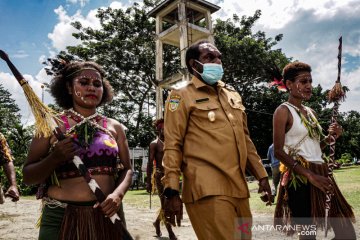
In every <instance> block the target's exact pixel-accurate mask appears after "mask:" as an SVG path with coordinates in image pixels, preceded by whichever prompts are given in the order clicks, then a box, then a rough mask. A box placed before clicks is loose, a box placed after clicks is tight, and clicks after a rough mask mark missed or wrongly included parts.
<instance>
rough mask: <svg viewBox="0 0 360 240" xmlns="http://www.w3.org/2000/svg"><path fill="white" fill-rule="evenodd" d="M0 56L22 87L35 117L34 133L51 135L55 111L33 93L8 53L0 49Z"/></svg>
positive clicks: (38, 135)
mask: <svg viewBox="0 0 360 240" xmlns="http://www.w3.org/2000/svg"><path fill="white" fill-rule="evenodd" d="M0 57H1V59H3V60H4V61H5V62H6V63H7V65H8V66H9V68H10V70H11V72H12V73H13V74H14V76H15V78H16V80H17V81H18V82H19V84H20V85H21V87H22V89H23V90H24V93H25V96H26V100H27V101H28V103H29V105H30V108H31V111H32V113H33V114H34V117H35V135H36V136H37V137H40V136H43V137H49V136H51V134H52V129H53V127H55V122H54V119H57V117H56V112H55V111H54V110H52V109H51V108H49V107H48V106H46V105H45V104H44V103H43V102H42V101H41V100H40V98H39V97H38V96H37V95H36V94H35V92H34V91H33V89H32V88H31V86H30V85H29V83H28V82H27V81H26V80H25V79H24V77H23V76H22V74H21V73H20V72H19V71H18V70H17V68H16V67H15V66H14V64H13V63H12V62H11V61H10V59H9V57H8V55H7V54H6V53H5V52H4V51H2V50H0Z"/></svg>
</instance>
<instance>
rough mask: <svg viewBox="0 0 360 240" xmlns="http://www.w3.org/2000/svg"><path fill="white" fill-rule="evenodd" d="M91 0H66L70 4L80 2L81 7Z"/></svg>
mask: <svg viewBox="0 0 360 240" xmlns="http://www.w3.org/2000/svg"><path fill="white" fill-rule="evenodd" d="M89 1H90V0H66V2H68V3H70V4H77V3H79V4H80V6H81V7H84V6H85V5H86V4H87V3H88V2H89Z"/></svg>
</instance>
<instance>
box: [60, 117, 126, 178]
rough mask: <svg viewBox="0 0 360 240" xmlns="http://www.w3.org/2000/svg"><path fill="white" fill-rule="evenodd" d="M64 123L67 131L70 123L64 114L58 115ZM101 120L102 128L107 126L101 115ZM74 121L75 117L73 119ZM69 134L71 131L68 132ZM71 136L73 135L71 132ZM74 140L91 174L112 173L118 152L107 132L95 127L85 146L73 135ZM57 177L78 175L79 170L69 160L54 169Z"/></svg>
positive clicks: (114, 142)
mask: <svg viewBox="0 0 360 240" xmlns="http://www.w3.org/2000/svg"><path fill="white" fill-rule="evenodd" d="M60 117H61V119H62V120H63V122H64V124H65V128H66V130H67V131H68V130H69V129H70V125H69V122H68V118H67V116H66V115H62V116H60ZM101 118H102V122H103V128H104V129H106V128H107V119H106V118H105V117H103V116H102V117H101ZM74 120H75V121H76V119H74ZM70 134H71V133H70ZM73 136H75V135H74V134H73ZM74 141H75V142H76V143H78V144H77V145H78V147H79V148H80V154H79V157H80V158H81V159H82V161H83V162H84V164H85V166H86V168H87V169H88V170H89V171H90V173H91V174H92V175H99V174H106V175H114V174H115V170H116V163H117V156H118V153H119V149H118V145H117V143H116V141H115V139H114V138H113V136H111V135H110V134H109V133H107V132H105V131H103V130H101V129H97V131H96V132H95V134H94V136H93V139H92V142H91V143H90V144H89V145H88V146H87V147H86V148H85V147H82V146H81V145H80V144H79V141H78V140H77V139H76V138H75V137H74ZM55 172H56V176H57V178H58V179H66V178H74V177H80V176H81V175H80V172H79V170H78V169H77V168H76V166H75V164H74V163H73V162H72V161H71V160H70V161H69V162H66V163H64V164H62V165H60V166H59V167H57V168H56V170H55Z"/></svg>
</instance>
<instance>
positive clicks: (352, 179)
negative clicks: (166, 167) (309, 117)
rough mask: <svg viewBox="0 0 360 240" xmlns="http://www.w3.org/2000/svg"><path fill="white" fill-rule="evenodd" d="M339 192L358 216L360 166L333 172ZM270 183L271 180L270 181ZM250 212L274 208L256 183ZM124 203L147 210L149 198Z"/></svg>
mask: <svg viewBox="0 0 360 240" xmlns="http://www.w3.org/2000/svg"><path fill="white" fill-rule="evenodd" d="M334 175H335V179H336V181H337V183H338V185H339V188H340V190H341V191H342V193H343V194H344V196H345V198H346V199H347V200H348V202H349V203H350V205H351V206H352V207H353V208H354V213H355V216H359V214H360V201H359V199H360V166H351V167H343V168H341V169H339V170H335V172H334ZM270 181H271V180H270ZM249 189H250V195H251V198H250V206H251V211H252V212H255V213H268V214H273V213H274V210H275V206H274V205H273V206H265V204H264V203H263V202H262V201H261V200H260V196H259V194H258V193H257V189H258V184H257V181H254V182H251V183H249ZM124 202H125V203H126V204H130V205H132V206H135V207H138V208H149V204H150V196H149V194H148V193H146V191H145V190H133V191H128V192H127V193H126V195H125V198H124ZM151 204H152V207H155V208H159V207H160V202H159V197H158V196H157V195H153V196H151Z"/></svg>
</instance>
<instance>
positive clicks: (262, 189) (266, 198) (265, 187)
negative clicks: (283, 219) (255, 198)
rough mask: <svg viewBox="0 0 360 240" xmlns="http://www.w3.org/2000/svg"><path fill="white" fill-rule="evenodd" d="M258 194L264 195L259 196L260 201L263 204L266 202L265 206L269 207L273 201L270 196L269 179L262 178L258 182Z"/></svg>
mask: <svg viewBox="0 0 360 240" xmlns="http://www.w3.org/2000/svg"><path fill="white" fill-rule="evenodd" d="M258 193H261V194H263V193H264V195H263V196H261V197H260V198H261V200H262V201H263V202H266V206H271V203H272V201H273V196H272V194H271V188H270V185H269V179H268V178H267V177H264V178H262V179H260V180H259V190H258Z"/></svg>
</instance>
